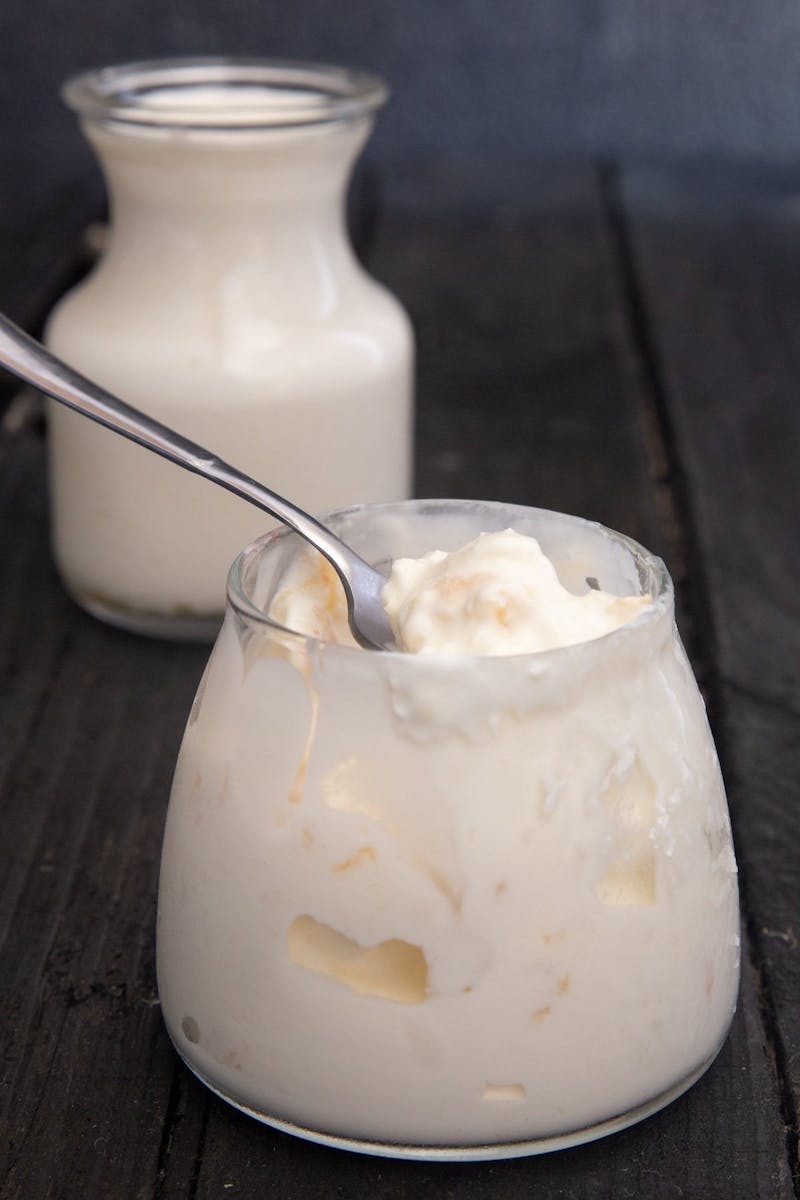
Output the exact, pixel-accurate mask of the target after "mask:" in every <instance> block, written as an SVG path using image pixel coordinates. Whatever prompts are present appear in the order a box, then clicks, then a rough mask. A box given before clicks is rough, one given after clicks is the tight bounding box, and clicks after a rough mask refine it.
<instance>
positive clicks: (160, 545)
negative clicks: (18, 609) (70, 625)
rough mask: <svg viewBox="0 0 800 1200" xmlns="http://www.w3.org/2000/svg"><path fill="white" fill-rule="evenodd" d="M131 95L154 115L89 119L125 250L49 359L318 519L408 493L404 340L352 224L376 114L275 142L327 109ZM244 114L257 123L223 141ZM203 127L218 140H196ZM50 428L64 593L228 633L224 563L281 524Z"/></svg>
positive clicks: (81, 435)
mask: <svg viewBox="0 0 800 1200" xmlns="http://www.w3.org/2000/svg"><path fill="white" fill-rule="evenodd" d="M217 77H218V76H217V75H214V76H212V78H214V79H216V78H217ZM139 82H140V81H139ZM281 95H283V101H281V100H280V99H279V97H280V96H281ZM226 97H227V99H226ZM126 103H127V105H128V108H129V109H130V108H134V109H135V108H136V107H137V103H138V106H139V109H140V116H141V115H142V113H143V114H144V117H145V118H149V120H150V122H151V123H150V124H141V125H138V126H137V125H133V124H131V125H127V126H126V125H123V124H120V123H116V124H115V123H113V122H112V123H110V124H108V125H103V124H102V123H98V122H92V121H88V122H86V123H85V126H84V128H85V132H86V133H87V136H88V137H89V139H90V141H91V143H92V145H93V147H94V148H95V150H96V151H97V153H98V155H99V157H100V158H101V159H102V161H103V164H104V167H105V170H106V176H107V180H108V183H109V188H110V191H111V194H112V216H113V223H112V229H111V237H110V242H109V245H108V247H107V249H106V252H105V254H104V255H103V258H102V260H101V261H100V263H99V264H98V265H97V267H96V268H95V270H94V271H93V272H92V273H91V274H90V276H89V277H88V279H86V280H85V281H84V282H82V283H81V284H80V285H79V286H78V287H77V288H76V289H75V290H73V291H72V292H71V293H70V294H69V295H68V296H67V297H66V298H65V299H64V300H63V301H62V302H61V303H60V304H59V305H58V306H57V307H56V309H55V312H54V314H53V316H52V318H51V320H50V323H49V325H48V329H47V340H48V344H49V345H50V347H51V348H52V349H53V350H54V352H55V353H57V354H59V355H61V356H62V357H64V358H65V359H66V360H67V361H68V362H70V363H71V364H72V365H74V366H75V367H77V368H78V369H79V370H81V371H83V372H84V373H85V374H87V375H89V376H91V377H93V378H94V379H96V380H97V381H98V382H100V383H101V384H103V385H104V386H105V387H107V388H109V389H110V390H111V391H113V392H116V393H117V394H118V395H120V396H121V397H122V398H123V399H124V400H127V401H128V402H130V403H132V404H134V405H135V406H137V407H139V408H142V409H144V410H145V411H146V412H148V413H150V414H151V415H153V416H155V417H156V418H158V419H159V420H161V421H163V422H165V423H166V424H168V425H171V426H172V427H173V428H175V429H177V430H178V431H179V432H180V433H183V434H185V435H186V436H187V437H189V438H192V439H193V440H195V441H197V442H199V443H200V444H201V445H204V446H206V447H207V448H208V449H210V450H211V451H213V452H215V453H217V454H218V455H219V456H220V457H222V458H224V459H226V460H228V461H229V462H231V463H232V464H233V465H234V466H236V467H239V468H240V469H242V470H243V471H245V472H246V473H247V474H249V475H251V476H253V477H254V478H256V479H259V480H262V481H263V482H265V483H266V484H267V485H268V486H269V487H271V488H273V489H274V490H276V491H278V492H279V493H282V494H285V495H288V496H291V497H292V499H293V500H295V501H296V502H297V503H299V504H300V505H301V506H303V507H305V508H306V509H307V510H309V511H311V512H320V511H323V510H326V509H330V508H336V507H341V506H345V505H348V504H353V503H357V502H363V501H370V500H380V499H399V498H401V497H403V496H405V495H408V491H409V486H410V470H411V411H412V382H411V372H412V365H411V364H412V337H411V331H410V327H409V323H408V320H407V318H406V316H405V314H404V313H403V311H402V309H401V308H400V306H399V304H398V303H397V302H396V301H395V300H394V299H393V297H391V296H390V295H389V294H388V293H387V292H386V291H385V290H384V289H383V288H382V287H380V286H379V285H378V284H377V283H375V282H374V281H373V280H371V279H370V278H369V277H368V276H367V275H366V274H365V272H364V271H363V269H362V267H361V266H360V264H359V263H358V261H357V260H356V258H355V256H354V254H353V252H352V250H351V248H350V245H349V242H348V240H347V235H346V231H345V227H344V221H343V208H344V205H343V194H344V191H345V188H346V183H347V178H348V175H349V172H350V169H351V165H352V162H353V160H354V159H355V157H356V156H357V154H358V152H359V151H360V149H361V146H362V144H363V142H364V141H365V140H366V137H367V135H368V132H369V129H370V125H371V114H369V113H367V114H366V115H363V114H362V115H361V116H360V117H357V116H354V117H353V119H351V120H348V121H345V122H338V123H337V122H329V123H327V124H323V125H316V126H314V125H300V126H297V127H283V128H275V127H272V128H271V127H270V122H273V123H274V124H276V125H280V124H281V122H282V121H284V120H287V119H297V120H300V119H301V118H303V116H304V114H305V115H308V114H310V115H312V116H321V117H324V116H325V99H324V97H321V96H320V94H319V93H318V92H315V91H313V90H309V91H307V92H303V91H302V90H299V91H298V90H296V89H293V90H291V92H290V94H289V98H288V99H287V97H286V95H285V93H282V92H281V90H280V89H279V88H269V87H263V88H259V87H254V86H250V87H245V88H236V89H225V88H224V87H221V86H217V85H214V86H209V87H206V88H203V87H198V86H194V87H189V88H169V89H167V88H160V89H158V90H156V91H154V92H150V93H147V92H145V93H144V95H143V96H142V98H141V99H140V100H139V101H138V102H133V103H131V102H130V101H126ZM287 105H288V108H287ZM328 115H329V114H328ZM240 117H241V119H242V122H243V123H244V124H245V125H246V124H247V123H248V122H251V123H252V127H251V128H245V129H236V128H234V129H231V128H228V127H227V126H229V125H230V124H234V125H235V124H236V123H237V122H238V121H239V119H240ZM195 118H196V120H197V121H198V122H202V123H203V124H204V125H206V126H207V125H209V124H210V125H213V124H214V122H215V121H216V122H218V125H219V127H218V128H190V127H187V128H183V127H182V122H183V123H185V122H187V121H191V120H193V119H195ZM245 118H246V120H245ZM159 122H161V124H159ZM170 122H174V123H173V124H170ZM48 414H49V456H50V484H51V501H52V504H51V507H52V521H53V545H54V553H55V556H56V560H57V564H58V566H59V569H60V572H61V574H62V577H63V578H64V580H65V582H66V584H67V586H68V588H69V590H70V591H71V592H72V593H73V594H74V595H75V597H76V598H77V599H79V600H80V601H81V602H82V603H84V604H85V605H86V606H87V607H89V608H90V609H91V610H92V611H95V612H98V613H105V614H106V615H108V616H109V618H110V619H118V620H119V621H120V622H121V623H123V624H125V623H127V624H132V625H135V626H140V627H142V628H147V627H148V626H150V625H153V626H154V628H155V627H157V626H158V625H159V624H161V625H163V626H164V627H165V631H167V632H168V631H169V628H170V626H171V624H177V623H180V622H185V623H187V624H189V625H190V624H191V622H192V621H194V620H202V619H203V618H212V620H213V618H215V617H216V619H217V622H218V619H219V616H220V615H221V613H222V610H223V607H224V599H225V577H226V574H227V571H228V568H229V566H230V564H231V562H232V561H233V558H234V557H235V555H236V554H237V553H238V551H239V550H240V549H241V547H242V546H243V545H246V544H247V543H248V542H249V541H251V540H252V539H253V538H255V537H257V536H258V535H259V534H261V533H263V532H264V530H265V529H266V528H268V527H269V526H270V524H271V522H270V520H269V518H267V517H265V515H264V514H263V513H259V511H258V510H257V509H255V508H253V507H252V506H251V505H248V504H246V503H245V502H244V501H241V500H238V499H236V498H235V497H233V496H232V495H230V494H228V493H225V492H223V491H222V490H221V489H219V488H216V487H214V486H213V485H212V484H209V483H208V482H206V481H205V480H202V479H198V478H197V477H196V476H191V475H189V474H188V473H186V472H183V471H180V470H179V469H177V468H176V467H175V466H174V465H172V464H170V463H167V462H165V461H163V460H161V459H159V458H157V457H156V456H154V455H153V454H150V453H148V452H147V451H145V450H142V449H140V448H139V447H137V446H133V445H131V444H130V443H128V442H126V441H124V439H122V438H120V437H119V436H118V435H116V434H113V433H110V432H108V431H107V430H104V429H102V428H99V427H98V426H95V425H92V424H91V423H90V422H88V421H87V420H86V419H85V418H83V417H81V416H78V415H76V414H75V413H73V412H70V411H68V410H66V409H65V408H63V407H62V406H60V405H58V404H54V403H53V404H50V405H49V408H48Z"/></svg>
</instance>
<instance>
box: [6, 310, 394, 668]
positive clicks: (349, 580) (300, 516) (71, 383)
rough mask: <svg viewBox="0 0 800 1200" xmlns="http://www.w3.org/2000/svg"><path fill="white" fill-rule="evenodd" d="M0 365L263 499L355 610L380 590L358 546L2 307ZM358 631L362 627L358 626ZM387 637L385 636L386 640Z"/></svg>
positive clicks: (183, 463) (237, 491) (255, 500)
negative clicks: (133, 401)
mask: <svg viewBox="0 0 800 1200" xmlns="http://www.w3.org/2000/svg"><path fill="white" fill-rule="evenodd" d="M0 366H3V367H5V368H6V369H7V370H9V371H11V372H12V373H13V374H14V375H18V376H19V378H20V379H23V380H25V382H26V383H29V384H31V385H32V386H33V387H35V388H38V389H39V390H40V391H42V392H46V393H47V395H48V396H52V397H53V399H54V400H60V401H61V402H62V404H66V405H67V407H68V408H73V409H75V410H76V411H77V412H80V413H83V415H84V416H86V417H89V418H91V420H93V421H97V422H98V424H100V425H105V426H106V428H107V429H112V430H114V431H115V432H116V433H121V434H122V435H123V437H126V438H130V440H131V441H132V442H137V443H138V444H139V445H140V446H144V447H145V448H146V449H148V450H153V451H155V453H156V454H160V455H161V456H162V457H163V458H167V459H169V460H170V461H171V462H174V463H177V464H178V466H180V467H185V468H186V470H187V471H193V472H194V473H195V474H196V475H202V476H204V477H205V478H206V479H211V480H213V481H214V483H218V484H219V485H220V487H224V488H227V490H228V491H229V492H233V493H234V495H236V496H240V497H241V498H242V499H244V500H248V501H249V502H250V503H251V504H255V505H257V507H259V508H262V509H263V510H264V511H265V512H267V513H269V514H270V516H272V517H275V518H276V519H277V520H279V521H282V522H283V523H284V525H288V526H290V528H292V529H294V530H296V532H297V533H299V534H300V536H301V537H303V538H305V539H306V540H307V541H309V542H311V543H312V545H314V546H316V547H317V549H318V550H319V551H321V553H322V554H324V555H325V557H326V558H327V559H328V560H329V562H330V563H331V565H332V566H333V567H334V569H335V570H336V571H337V573H338V575H339V577H340V578H341V580H342V583H343V585H344V589H345V592H346V594H347V603H348V606H349V608H350V612H351V614H352V613H353V606H354V591H355V592H358V591H359V590H362V591H363V590H364V589H365V588H366V590H367V592H369V593H372V594H375V593H376V592H377V590H378V589H379V588H380V586H382V584H383V582H384V580H383V578H382V577H381V576H380V575H379V574H378V572H376V571H375V570H374V569H373V568H372V567H370V566H369V565H368V564H367V563H366V562H365V561H364V560H363V559H362V558H361V557H360V556H359V555H358V554H356V553H355V551H354V550H351V549H350V547H349V546H347V545H345V543H344V542H341V541H340V540H339V538H337V537H336V536H335V534H333V533H331V531H330V530H329V529H327V528H326V527H325V526H324V525H321V524H320V523H319V521H316V520H315V519H314V517H312V516H310V515H309V514H308V513H306V512H304V511H303V510H302V509H300V508H297V507H295V505H294V504H292V503H290V501H288V500H285V499H284V498H283V496H279V495H278V494H277V493H276V492H273V491H271V490H270V489H269V488H267V487H265V486H264V485H263V484H261V483H257V482H256V480H255V479H251V478H250V476H249V475H245V474H244V473H243V472H242V471H239V470H237V469H236V468H235V467H232V466H231V465H230V464H229V463H226V462H225V461H224V460H223V459H221V458H219V457H218V456H217V455H216V454H212V453H211V451H210V450H206V449H205V448H204V447H203V446H199V445H198V444H197V443H196V442H192V441H190V439H189V438H185V437H183V436H182V435H181V434H179V433H176V432H175V430H174V429H170V428H169V426H167V425H162V423H161V422H160V421H156V420H154V419H153V418H152V417H149V416H147V414H146V413H143V412H140V411H139V410H138V409H136V408H134V407H133V406H132V405H130V404H126V403H125V401H124V400H120V399H119V398H118V397H117V396H114V395H112V394H111V393H110V392H107V391H105V390H104V389H103V388H101V387H98V385H97V384H96V383H92V381H91V380H89V379H86V378H85V376H83V375H81V374H80V373H79V372H78V371H75V370H73V369H72V367H69V366H67V364H66V363H64V362H62V361H61V359H58V358H56V357H55V356H54V355H52V354H50V352H49V351H48V350H46V349H45V347H44V346H43V345H42V344H41V343H40V342H37V341H36V339H35V338H32V337H30V336H29V335H28V334H27V333H25V332H24V331H23V330H22V329H20V328H19V327H18V326H17V325H15V324H14V323H13V321H10V320H9V319H8V317H5V316H3V314H2V313H0ZM353 632H354V633H356V630H355V628H354V630H353ZM356 636H359V640H361V641H362V642H363V643H364V644H368V645H374V644H376V640H375V639H373V638H371V637H364V636H362V635H360V634H356ZM385 640H386V639H385V638H384V639H383V641H384V642H385Z"/></svg>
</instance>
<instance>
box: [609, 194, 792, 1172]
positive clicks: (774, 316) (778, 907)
mask: <svg viewBox="0 0 800 1200" xmlns="http://www.w3.org/2000/svg"><path fill="white" fill-rule="evenodd" d="M798 182H799V181H798V178H797V176H796V174H795V175H794V176H792V174H788V173H783V174H773V175H771V176H765V173H764V172H759V173H754V172H738V173H734V172H726V173H724V174H718V175H717V176H716V177H715V178H713V179H711V180H709V179H708V177H704V176H702V175H697V174H696V173H685V174H683V175H676V174H675V173H672V174H670V175H665V174H664V173H663V172H658V171H654V170H651V171H635V172H629V173H627V174H626V176H625V179H624V192H623V194H624V198H625V203H626V206H627V208H628V210H629V211H630V212H631V214H632V218H631V219H632V227H633V228H632V247H633V254H634V257H635V267H636V272H637V274H638V278H639V280H640V281H641V289H642V302H643V305H644V307H645V308H646V311H647V314H648V320H649V322H650V326H651V332H652V350H653V356H654V362H655V370H656V372H657V374H658V376H659V381H660V382H659V383H658V386H660V388H661V389H662V391H663V393H664V395H665V396H667V397H668V403H669V422H670V430H671V434H670V435H671V438H672V439H673V444H674V452H675V455H676V457H677V459H678V460H679V461H680V463H681V467H682V477H681V480H680V483H681V489H682V500H681V503H682V507H683V510H684V512H685V513H686V514H687V519H688V521H689V523H690V526H691V539H692V542H693V546H694V551H693V553H694V555H695V557H696V558H697V559H698V560H699V561H700V562H702V564H703V567H702V575H701V577H700V578H699V580H698V582H699V585H700V591H701V592H702V594H703V596H704V597H705V602H704V603H705V611H704V613H703V614H702V620H703V626H704V632H705V637H706V639H707V641H708V643H709V646H710V648H711V659H712V661H713V664H714V670H713V672H712V675H711V678H710V680H709V685H710V692H711V701H712V712H713V713H714V715H715V716H716V719H717V727H718V734H719V737H720V744H721V750H722V756H723V765H724V768H725V770H726V774H727V778H728V784H729V789H730V800H731V809H732V816H733V820H734V828H735V835H736V842H737V853H738V858H739V863H740V870H741V878H742V887H743V895H744V898H745V905H746V913H747V918H748V924H749V929H750V933H751V937H752V941H753V949H754V956H755V963H756V967H757V970H758V972H759V976H760V987H761V1003H762V1005H763V1009H764V1013H765V1017H766V1020H767V1026H768V1035H769V1039H770V1047H771V1053H772V1054H773V1055H774V1057H775V1060H776V1064H777V1068H778V1071H779V1075H780V1079H781V1086H782V1089H783V1096H782V1102H783V1112H784V1119H785V1121H786V1123H787V1146H788V1150H789V1156H790V1162H791V1165H792V1168H793V1170H794V1172H795V1173H797V1171H798V1157H797V1136H798V1104H799V1102H800V1006H799V1005H798V997H800V837H798V835H799V834H800V819H799V818H798V810H797V801H798V795H799V794H800V758H799V757H798V747H799V746H800V675H798V670H797V664H798V661H800V557H799V556H798V553H797V530H798V525H799V524H800V472H798V452H799V451H800V404H798V399H797V389H798V380H799V379H800V345H799V344H798V338H797V329H798V327H800V228H798V224H797V187H798ZM681 214H683V219H681ZM687 216H688V217H690V218H691V219H687Z"/></svg>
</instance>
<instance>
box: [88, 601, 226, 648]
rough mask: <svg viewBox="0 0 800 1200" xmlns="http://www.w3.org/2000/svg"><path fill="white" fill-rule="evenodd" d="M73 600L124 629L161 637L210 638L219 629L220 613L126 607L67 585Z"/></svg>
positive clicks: (183, 639) (94, 614)
mask: <svg viewBox="0 0 800 1200" xmlns="http://www.w3.org/2000/svg"><path fill="white" fill-rule="evenodd" d="M67 591H68V592H69V594H70V596H71V597H72V599H73V600H74V601H75V603H76V604H77V605H78V606H79V607H80V608H82V609H84V610H85V611H86V612H88V613H89V615H90V616H92V617H96V618H97V620H98V621H104V622H105V624H106V625H114V626H115V627H116V628H117V629H124V630H125V632H126V633H138V634H143V635H144V636H145V637H152V638H162V639H166V640H168V641H172V642H213V641H214V639H215V638H216V636H217V634H218V633H219V629H220V625H221V624H222V617H223V613H222V612H219V613H212V614H207V613H197V614H193V613H187V612H176V613H174V614H172V613H158V612H149V611H147V610H142V609H136V608H129V607H128V606H127V605H124V604H116V603H115V602H114V601H113V600H108V599H105V598H104V597H100V596H94V595H90V594H88V593H85V592H84V593H82V592H78V591H75V590H74V589H73V588H70V587H67Z"/></svg>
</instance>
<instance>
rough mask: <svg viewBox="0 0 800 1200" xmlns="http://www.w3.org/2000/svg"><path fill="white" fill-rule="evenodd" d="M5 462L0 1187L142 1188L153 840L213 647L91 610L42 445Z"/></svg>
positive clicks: (153, 1065)
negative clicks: (68, 586) (59, 559)
mask: <svg viewBox="0 0 800 1200" xmlns="http://www.w3.org/2000/svg"><path fill="white" fill-rule="evenodd" d="M2 459H3V462H2V467H3V470H2V479H3V484H4V492H5V494H4V497H3V504H2V510H1V511H2V525H3V528H2V534H3V544H4V546H8V547H9V548H10V549H11V550H12V553H11V554H10V555H5V554H4V555H3V556H2V558H1V559H0V575H1V576H2V580H1V582H0V590H1V591H2V595H3V597H4V604H3V607H2V611H3V619H4V627H3V635H4V636H3V641H2V652H1V656H0V677H1V678H2V682H3V701H2V703H3V714H4V717H3V722H2V737H1V740H0V811H2V820H3V828H4V829H6V830H7V831H8V836H7V837H6V838H4V839H3V844H2V847H1V848H0V955H1V956H2V963H3V969H2V971H0V1010H1V1011H2V1013H3V1021H2V1026H3V1030H4V1033H3V1039H2V1074H3V1087H2V1089H0V1126H2V1128H3V1130H4V1134H3V1139H2V1144H0V1179H2V1180H3V1181H4V1182H3V1183H1V1184H0V1192H1V1193H2V1195H3V1196H4V1197H5V1196H9V1197H10V1196H15V1197H16V1196H19V1197H26V1198H27V1197H37V1198H38V1197H46V1196H61V1195H64V1196H76V1197H77V1196H81V1195H82V1196H87V1197H88V1196H112V1195H119V1196H132V1197H133V1196H140V1195H141V1196H150V1195H152V1191H153V1187H154V1184H155V1181H156V1178H157V1172H158V1155H159V1147H160V1143H161V1136H162V1130H163V1126H164V1116H165V1112H166V1110H167V1106H168V1100H169V1093H170V1088H171V1085H172V1078H173V1075H174V1070H175V1062H174V1058H173V1055H172V1052H171V1048H170V1047H169V1045H168V1040H167V1038H166V1035H165V1033H164V1031H163V1028H162V1024H161V1019H160V1012H159V1009H158V1005H157V997H156V989H155V975H154V956H153V932H154V921H155V895H156V885H157V871H158V855H159V845H160V838H161V830H162V826H163V817H164V811H165V806H166V800H167V795H168V791H169V784H170V778H171V772H172V766H173V764H174V758H175V754H176V752H177V747H178V743H179V740H180V736H181V732H182V726H183V722H184V720H185V716H186V713H187V711H188V706H189V704H190V702H191V697H192V693H193V690H194V687H195V686H196V683H197V681H198V679H199V675H200V671H201V669H202V664H203V661H204V659H205V656H206V652H205V650H204V649H201V648H197V647H180V646H170V645H168V644H167V643H157V642H145V641H141V640H137V639H134V638H132V637H127V636H126V635H124V634H120V633H116V632H114V631H112V630H109V629H105V628H104V627H103V626H101V625H99V624H98V623H97V622H94V621H92V620H90V619H89V618H87V617H85V616H84V615H83V614H81V613H80V612H79V611H78V610H77V609H76V608H75V607H74V606H73V605H72V604H71V603H70V601H69V600H67V599H66V597H65V596H64V595H63V593H62V592H61V590H60V588H59V586H58V584H57V583H56V581H55V579H54V577H53V572H52V568H51V567H50V563H49V551H48V546H47V537H46V523H45V514H44V505H43V497H44V472H43V462H42V459H43V447H42V445H41V443H40V442H39V441H38V440H37V439H33V438H32V437H25V438H23V439H16V440H14V441H13V442H11V443H6V444H5V445H4V446H3V448H2ZM154 681H157V683H156V684H155V686H154Z"/></svg>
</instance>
